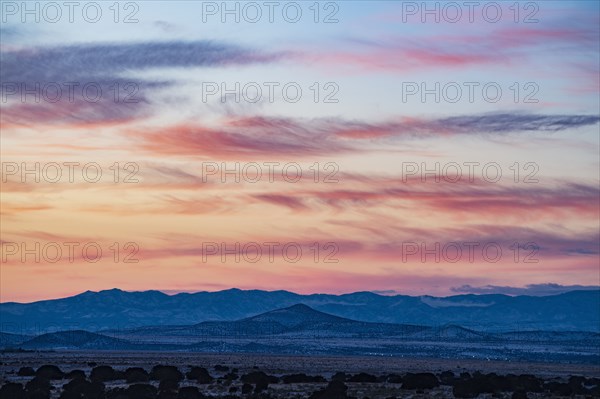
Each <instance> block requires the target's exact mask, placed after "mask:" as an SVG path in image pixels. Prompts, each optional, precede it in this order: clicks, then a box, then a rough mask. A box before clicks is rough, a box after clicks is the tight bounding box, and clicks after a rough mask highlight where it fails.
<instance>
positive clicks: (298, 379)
mask: <svg viewBox="0 0 600 399" xmlns="http://www.w3.org/2000/svg"><path fill="white" fill-rule="evenodd" d="M281 380H282V381H283V383H284V384H302V383H311V382H327V381H326V380H325V378H323V377H321V376H320V375H316V376H312V375H306V374H304V373H300V374H289V375H284V376H283V377H281Z"/></svg>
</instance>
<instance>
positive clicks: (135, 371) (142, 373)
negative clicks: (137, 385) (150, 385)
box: [124, 367, 150, 383]
mask: <svg viewBox="0 0 600 399" xmlns="http://www.w3.org/2000/svg"><path fill="white" fill-rule="evenodd" d="M124 374H125V381H127V383H133V382H148V381H149V380H150V376H149V375H148V372H147V371H146V370H144V369H143V368H141V367H129V368H128V369H127V370H125V372H124Z"/></svg>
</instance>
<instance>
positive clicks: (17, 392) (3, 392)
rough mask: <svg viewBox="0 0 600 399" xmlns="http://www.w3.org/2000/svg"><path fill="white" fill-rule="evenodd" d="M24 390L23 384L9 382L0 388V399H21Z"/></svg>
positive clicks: (23, 395)
mask: <svg viewBox="0 0 600 399" xmlns="http://www.w3.org/2000/svg"><path fill="white" fill-rule="evenodd" d="M23 398H25V390H24V389H23V385H21V384H16V383H14V382H9V383H7V384H4V385H3V386H2V388H0V399H23Z"/></svg>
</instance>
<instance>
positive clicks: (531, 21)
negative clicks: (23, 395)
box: [0, 1, 600, 302]
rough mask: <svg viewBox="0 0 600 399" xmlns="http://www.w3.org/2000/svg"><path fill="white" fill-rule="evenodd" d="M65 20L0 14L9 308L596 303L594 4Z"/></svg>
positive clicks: (341, 6) (271, 10) (599, 58)
mask: <svg viewBox="0 0 600 399" xmlns="http://www.w3.org/2000/svg"><path fill="white" fill-rule="evenodd" d="M73 4H74V5H66V4H65V3H63V2H53V3H47V2H13V1H2V2H1V3H0V7H1V10H0V11H1V12H2V14H1V16H0V18H1V27H0V33H1V41H0V67H1V68H0V70H1V71H0V81H1V86H0V87H1V88H0V95H1V99H0V106H1V110H2V112H1V114H0V129H1V138H0V144H1V148H0V155H1V156H2V180H1V190H0V191H1V211H0V216H1V221H2V223H1V227H0V233H1V236H2V237H1V241H0V247H1V250H2V253H1V254H0V256H1V258H2V259H1V261H2V263H1V268H0V301H1V302H7V301H19V302H29V301H35V300H42V299H49V298H57V297H64V296H68V295H74V294H77V293H79V292H83V291H86V290H94V291H97V290H103V289H110V288H114V287H116V288H120V289H123V290H150V289H156V290H164V291H166V292H171V293H173V292H196V291H215V290H222V289H228V288H231V287H237V288H241V289H265V290H279V289H285V290H289V291H294V292H298V293H317V292H318V293H347V292H354V291H374V292H395V293H402V294H410V295H451V294H455V293H457V292H460V293H488V292H508V293H521V292H526V289H527V287H555V286H561V287H562V286H566V287H570V286H573V287H581V286H597V285H600V270H599V266H598V265H599V253H600V222H599V220H600V219H599V217H600V214H599V213H600V202H599V201H600V191H599V183H600V176H599V173H600V172H599V170H600V159H599V151H600V147H599V145H600V143H599V140H600V134H599V133H600V131H599V129H600V125H599V121H600V111H599V109H600V103H599V98H600V97H599V94H600V87H599V86H600V81H599V74H600V39H599V38H600V32H599V30H600V28H599V26H600V10H599V3H598V2H591V1H570V2H566V1H565V2H562V1H552V2H475V3H472V2H471V3H469V2H451V3H443V2H427V3H425V2H406V1H405V2H400V1H397V2H394V1H382V2H378V1H369V2H366V1H364V2H363V1H347V2H342V1H338V2H327V1H323V2H277V1H276V2H227V3H224V2H200V1H169V2H167V1H139V2H127V1H124V2H117V3H113V2H97V3H95V2H75V3H73ZM523 290H525V291H523ZM544 292H545V291H544Z"/></svg>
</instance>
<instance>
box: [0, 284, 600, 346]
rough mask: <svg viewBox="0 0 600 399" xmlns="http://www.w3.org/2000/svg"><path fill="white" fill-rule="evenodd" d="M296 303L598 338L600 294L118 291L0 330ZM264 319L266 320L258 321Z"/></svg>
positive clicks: (392, 318)
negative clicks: (582, 333) (590, 334)
mask: <svg viewBox="0 0 600 399" xmlns="http://www.w3.org/2000/svg"><path fill="white" fill-rule="evenodd" d="M296 304H305V305H307V306H310V307H311V308H313V309H315V310H318V311H320V312H324V313H327V314H329V315H331V316H332V317H333V316H337V317H341V318H347V319H352V320H355V321H361V322H369V323H388V324H404V325H419V326H430V327H431V326H444V325H447V324H453V325H460V326H462V327H464V328H469V329H472V330H477V331H485V332H503V331H504V332H506V331H535V330H545V331H591V332H600V315H599V314H598V312H597V310H598V309H599V308H600V290H586V291H584V290H582V291H571V292H567V293H563V294H558V295H551V296H508V295H498V294H494V295H455V296H449V297H432V296H406V295H395V296H384V295H378V294H374V293H371V292H356V293H352V294H344V295H329V294H312V295H300V294H295V293H292V292H288V291H259V290H249V291H243V290H239V289H230V290H225V291H218V292H198V293H193V294H190V293H180V294H176V295H167V294H165V293H162V292H160V291H141V292H126V291H122V290H118V289H112V290H105V291H100V292H91V291H87V292H84V293H82V294H79V295H75V296H71V297H67V298H62V299H53V300H45V301H39V302H32V303H14V302H6V303H0V331H3V332H5V333H14V334H24V335H40V334H41V333H46V332H49V331H65V330H85V331H90V332H99V331H104V330H122V329H131V328H137V327H146V326H168V325H171V326H190V325H195V324H198V323H202V322H207V321H211V322H215V321H235V320H241V319H244V318H247V317H251V316H255V315H259V314H261V313H266V312H270V311H273V310H276V309H281V308H285V307H289V306H293V305H296ZM261 317H266V316H261Z"/></svg>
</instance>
